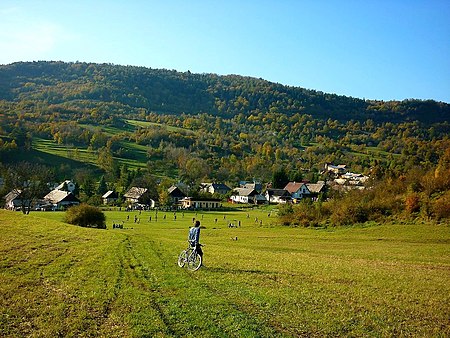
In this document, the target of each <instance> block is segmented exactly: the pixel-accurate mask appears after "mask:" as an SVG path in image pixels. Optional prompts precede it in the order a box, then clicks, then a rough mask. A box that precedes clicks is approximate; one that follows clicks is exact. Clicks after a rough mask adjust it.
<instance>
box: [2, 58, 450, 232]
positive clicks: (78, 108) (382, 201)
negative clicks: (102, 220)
mask: <svg viewBox="0 0 450 338" xmlns="http://www.w3.org/2000/svg"><path fill="white" fill-rule="evenodd" d="M0 79H1V83H0V112H1V114H0V160H1V162H2V163H17V162H20V160H21V159H24V158H26V159H27V161H32V162H36V163H41V164H42V163H43V164H51V165H53V166H54V167H55V169H56V170H55V171H56V172H55V175H57V176H58V178H59V179H66V178H74V180H75V181H76V182H77V183H78V184H79V188H80V198H81V199H82V200H83V201H89V200H91V201H92V200H95V197H94V196H95V195H96V194H97V195H98V194H100V192H99V191H97V182H98V181H99V178H100V176H102V175H104V176H105V180H106V183H107V185H108V186H109V187H110V188H115V189H116V190H117V191H119V192H124V191H126V190H127V189H128V188H129V187H130V185H131V183H132V181H133V180H135V179H137V178H139V177H141V176H146V175H150V176H152V177H154V178H155V180H160V179H162V178H167V177H168V178H170V179H173V180H176V181H178V180H182V181H185V182H186V183H189V184H191V185H192V186H194V185H195V184H198V183H199V182H201V181H203V180H208V181H217V182H229V183H231V184H232V185H235V184H236V182H238V181H240V180H244V179H247V180H253V179H256V180H260V181H262V182H265V183H266V182H270V181H272V182H273V186H274V187H280V188H282V187H283V184H284V183H285V182H286V179H287V178H286V173H287V174H288V175H289V178H290V179H291V180H295V181H301V180H302V179H306V180H309V181H311V182H316V181H317V180H323V179H327V177H326V176H324V175H321V170H322V168H323V165H324V163H326V162H333V163H343V164H346V165H347V166H348V167H350V168H351V170H352V171H354V172H361V173H364V174H366V175H370V176H371V178H373V179H374V180H383V179H387V178H388V177H391V178H393V179H397V178H399V177H401V176H402V175H405V174H407V173H409V172H412V171H414V170H416V169H415V168H418V167H422V168H424V171H426V172H429V174H428V175H425V176H420V175H419V176H417V177H418V178H416V179H415V180H414V179H410V181H409V187H410V189H411V190H412V191H414V192H416V193H418V195H419V199H420V208H419V209H420V210H421V213H422V214H423V215H426V217H434V216H433V215H434V213H435V212H434V211H433V210H434V209H433V203H434V201H435V199H436V198H437V194H441V193H442V192H443V191H445V190H446V189H447V190H448V189H450V183H449V181H450V180H449V179H448V175H446V174H444V175H440V174H439V173H442V172H445V168H446V163H447V162H449V161H450V160H449V159H450V155H449V154H450V153H449V151H448V149H450V139H449V137H448V135H449V134H450V125H449V120H450V106H449V105H448V104H447V103H442V102H433V101H420V100H406V101H402V102H398V101H390V102H384V101H367V100H360V99H355V98H349V97H343V96H338V95H331V94H325V93H322V92H318V91H311V90H306V89H303V88H294V87H287V86H283V85H280V84H274V83H271V82H268V81H264V80H261V79H255V78H249V77H241V76H217V75H214V74H192V73H190V72H186V73H180V72H175V71H169V70H156V69H148V68H143V67H123V66H114V65H111V64H88V63H63V62H33V63H16V64H12V65H4V66H0ZM280 168H282V170H283V172H281V171H280V170H281V169H280ZM433 169H435V170H436V172H435V173H433V172H432V170H433ZM80 172H84V174H81V173H80ZM86 172H88V174H86ZM436 175H437V176H436ZM434 176H436V178H435V177H434ZM419 177H420V178H423V179H420V180H419ZM438 177H439V178H438ZM54 180H57V178H55V179H54ZM386 182H387V181H386ZM397 183H398V182H397ZM397 183H396V184H397ZM398 185H399V186H401V189H400V193H401V194H404V190H402V189H403V185H402V184H401V183H398ZM442 187H447V188H445V189H443V188H442ZM102 190H103V189H102ZM392 193H393V194H396V193H397V192H395V191H394V190H393V191H392ZM155 195H156V194H155ZM154 197H155V198H156V196H154ZM388 200H389V199H388V198H379V197H376V198H375V197H374V198H373V199H372V200H371V202H364V203H363V204H362V205H361V206H360V207H358V208H357V207H356V206H349V207H348V208H347V209H346V208H345V207H344V206H342V207H341V208H342V210H341V211H340V214H342V215H346V214H350V215H354V218H355V219H359V220H363V219H364V218H368V219H369V220H370V219H372V216H371V215H373V214H375V216H374V217H375V218H379V217H381V216H382V215H386V214H393V213H394V212H396V210H397V209H398V201H397V200H393V201H392V202H394V203H395V205H394V208H393V210H394V211H393V210H391V209H392V208H391V207H390V206H389V205H388ZM401 200H402V202H401V203H405V201H406V196H404V195H402V199H401ZM335 208H336V210H338V209H339V208H338V207H337V206H336V207H335ZM355 208H356V209H355ZM403 211H404V210H403ZM337 215H338V214H336V216H335V219H336V220H339V223H341V221H340V219H341V217H338V216H337ZM364 215H367V217H366V216H364ZM342 217H345V216H342ZM342 222H344V219H343V220H342ZM300 223H301V222H300Z"/></svg>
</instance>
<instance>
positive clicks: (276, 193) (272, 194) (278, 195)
mask: <svg viewBox="0 0 450 338" xmlns="http://www.w3.org/2000/svg"><path fill="white" fill-rule="evenodd" d="M264 196H265V198H266V200H267V202H269V203H277V204H278V203H287V202H289V201H290V200H291V199H292V197H291V194H290V193H289V192H288V191H287V190H284V189H267V190H266V193H265V195H264Z"/></svg>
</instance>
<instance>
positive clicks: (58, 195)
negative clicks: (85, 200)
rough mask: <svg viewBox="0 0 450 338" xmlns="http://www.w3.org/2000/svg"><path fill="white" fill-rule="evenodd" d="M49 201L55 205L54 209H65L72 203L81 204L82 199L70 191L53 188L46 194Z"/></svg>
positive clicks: (45, 198)
mask: <svg viewBox="0 0 450 338" xmlns="http://www.w3.org/2000/svg"><path fill="white" fill-rule="evenodd" d="M44 200H45V201H46V202H47V203H50V204H52V205H53V209H54V210H58V209H65V208H68V207H70V206H72V205H78V204H80V200H79V199H78V198H76V197H75V195H74V194H73V193H71V192H70V191H63V190H57V189H55V190H52V191H50V192H49V193H48V194H47V195H45V196H44Z"/></svg>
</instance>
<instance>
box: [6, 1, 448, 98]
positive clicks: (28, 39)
mask: <svg viewBox="0 0 450 338" xmlns="http://www.w3.org/2000/svg"><path fill="white" fill-rule="evenodd" d="M36 60H62V61H85V62H99V63H103V62H105V63H114V64H121V65H135V66H145V67H151V68H166V69H175V70H178V71H187V70H190V71H191V72H195V73H216V74H221V75H224V74H239V75H245V76H253V77H258V78H263V79H266V80H269V81H273V82H278V83H281V84H285V85H291V86H299V87H304V88H308V89H315V90H321V91H323V92H327V93H336V94H342V95H347V96H353V97H359V98H366V99H380V100H391V99H397V100H402V99H408V98H418V99H435V100H438V101H445V102H449V103H450V0H421V1H419V0H308V1H306V0H305V1H303V0H297V1H295V0H223V1H218V0H189V1H188V0H147V1H146V0H126V1H122V0H108V1H107V0H91V1H88V0H76V1H75V0H74V1H68V0H67V1H66V0H47V1H46V0H40V1H37V0H0V64H8V63H12V62H16V61H36Z"/></svg>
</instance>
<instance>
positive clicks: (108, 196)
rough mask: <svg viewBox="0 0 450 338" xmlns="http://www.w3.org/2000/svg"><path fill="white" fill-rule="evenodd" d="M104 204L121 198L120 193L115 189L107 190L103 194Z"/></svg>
mask: <svg viewBox="0 0 450 338" xmlns="http://www.w3.org/2000/svg"><path fill="white" fill-rule="evenodd" d="M102 199H103V204H113V203H115V202H117V200H118V199H119V194H118V193H117V192H115V191H113V190H109V191H107V192H106V193H105V194H104V195H103V196H102Z"/></svg>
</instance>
